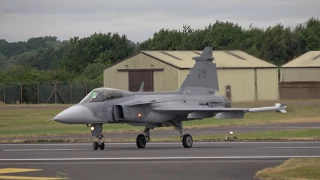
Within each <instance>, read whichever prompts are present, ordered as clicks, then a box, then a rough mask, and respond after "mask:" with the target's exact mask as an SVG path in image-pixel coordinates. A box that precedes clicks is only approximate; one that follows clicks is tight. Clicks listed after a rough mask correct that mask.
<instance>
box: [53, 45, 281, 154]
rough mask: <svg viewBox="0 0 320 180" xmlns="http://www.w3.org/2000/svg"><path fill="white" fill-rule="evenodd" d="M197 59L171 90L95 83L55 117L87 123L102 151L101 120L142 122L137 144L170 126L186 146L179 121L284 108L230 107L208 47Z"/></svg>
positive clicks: (187, 141)
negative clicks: (222, 94)
mask: <svg viewBox="0 0 320 180" xmlns="http://www.w3.org/2000/svg"><path fill="white" fill-rule="evenodd" d="M192 59H193V60H195V64H194V66H193V68H192V69H191V70H190V72H189V74H188V76H187V77H186V79H185V81H184V82H183V83H182V85H181V87H180V88H179V89H177V90H176V91H172V92H143V83H142V85H141V88H140V90H139V91H138V92H131V91H126V90H120V89H113V88H104V87H101V88H96V89H93V90H92V91H91V92H89V93H88V94H87V95H86V96H85V97H84V98H83V99H82V100H81V101H80V102H79V103H78V104H76V105H73V106H71V107H69V108H67V109H65V110H64V111H62V112H61V113H59V114H58V115H56V116H55V117H54V118H53V120H55V121H58V122H61V123H65V124H86V125H87V126H89V125H90V130H91V135H92V136H95V137H97V138H98V141H95V142H94V143H93V149H94V150H97V149H98V148H99V149H100V150H103V149H104V148H105V145H104V142H103V141H102V137H103V135H102V129H103V124H108V123H110V124H112V123H121V124H123V123H126V124H129V125H132V126H144V127H145V129H144V131H143V133H141V134H139V135H138V136H137V138H136V145H137V147H138V148H144V147H146V144H147V143H148V142H150V130H151V129H154V128H158V127H167V126H172V127H174V128H175V129H176V130H178V131H179V132H180V138H181V141H182V144H183V147H184V148H191V147H192V145H193V139H192V136H191V135H190V134H184V133H183V122H184V121H190V120H201V119H203V118H211V117H215V118H216V119H234V118H238V119H242V118H243V117H244V114H245V113H247V112H262V111H277V112H282V113H286V106H285V105H282V104H280V103H276V104H275V106H270V107H261V108H232V107H231V101H230V100H229V99H228V98H226V97H224V96H221V95H218V94H216V92H217V91H219V87H218V76H217V68H216V64H215V63H213V60H214V58H213V57H212V48H211V47H206V48H205V49H204V50H203V52H202V54H201V55H200V56H197V57H193V58H192Z"/></svg>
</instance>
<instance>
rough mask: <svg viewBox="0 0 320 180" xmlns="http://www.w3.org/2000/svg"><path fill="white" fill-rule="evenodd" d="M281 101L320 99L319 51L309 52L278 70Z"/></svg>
mask: <svg viewBox="0 0 320 180" xmlns="http://www.w3.org/2000/svg"><path fill="white" fill-rule="evenodd" d="M279 88H280V90H279V92H280V97H281V98H282V99H302V98H320V51H309V52H307V53H305V54H303V55H301V56H299V57H297V58H295V59H293V60H292V61H290V62H288V63H286V64H284V65H283V66H282V67H281V69H280V85H279Z"/></svg>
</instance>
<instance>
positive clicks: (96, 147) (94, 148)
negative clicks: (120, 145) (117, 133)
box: [93, 142, 99, 150]
mask: <svg viewBox="0 0 320 180" xmlns="http://www.w3.org/2000/svg"><path fill="white" fill-rule="evenodd" d="M98 147H99V144H98V142H94V143H93V150H97V149H98Z"/></svg>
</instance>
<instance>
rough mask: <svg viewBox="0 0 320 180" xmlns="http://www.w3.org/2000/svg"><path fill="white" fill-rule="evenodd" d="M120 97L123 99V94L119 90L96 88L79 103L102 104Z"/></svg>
mask: <svg viewBox="0 0 320 180" xmlns="http://www.w3.org/2000/svg"><path fill="white" fill-rule="evenodd" d="M121 97H123V94H122V92H121V91H119V90H116V89H110V88H97V89H94V90H92V91H91V92H90V93H89V94H87V95H86V97H84V98H83V99H82V100H81V101H80V103H92V102H103V101H108V100H111V99H116V98H121Z"/></svg>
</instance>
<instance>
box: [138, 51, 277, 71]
mask: <svg viewBox="0 0 320 180" xmlns="http://www.w3.org/2000/svg"><path fill="white" fill-rule="evenodd" d="M141 53H143V54H145V55H147V56H150V57H152V58H155V59H158V60H161V61H164V62H165V63H168V64H170V65H173V66H175V67H177V68H182V69H183V68H192V67H193V65H194V63H195V61H194V60H193V59H192V57H194V56H199V55H200V54H201V53H202V51H141ZM212 54H213V57H214V61H213V62H215V63H216V64H217V67H218V68H276V67H277V66H275V65H273V64H271V63H269V62H267V61H264V60H261V59H258V58H256V57H254V56H251V55H249V54H247V53H245V52H243V51H240V50H228V51H227V50H215V51H213V52H212Z"/></svg>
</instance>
